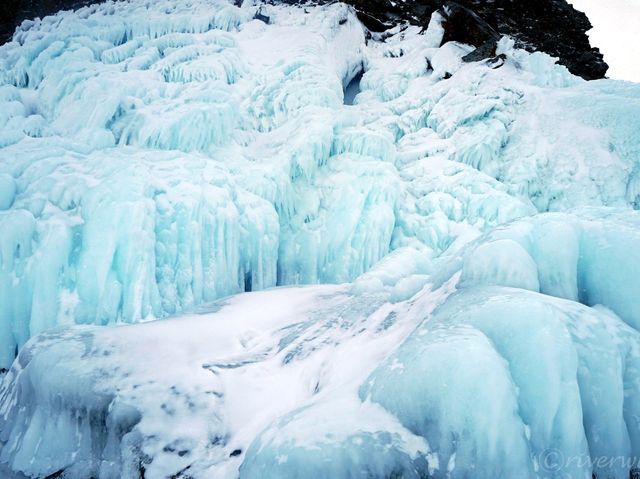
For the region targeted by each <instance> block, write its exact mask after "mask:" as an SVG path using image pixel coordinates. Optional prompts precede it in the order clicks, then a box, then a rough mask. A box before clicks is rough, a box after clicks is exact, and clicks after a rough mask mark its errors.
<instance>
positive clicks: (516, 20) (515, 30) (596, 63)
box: [346, 0, 608, 80]
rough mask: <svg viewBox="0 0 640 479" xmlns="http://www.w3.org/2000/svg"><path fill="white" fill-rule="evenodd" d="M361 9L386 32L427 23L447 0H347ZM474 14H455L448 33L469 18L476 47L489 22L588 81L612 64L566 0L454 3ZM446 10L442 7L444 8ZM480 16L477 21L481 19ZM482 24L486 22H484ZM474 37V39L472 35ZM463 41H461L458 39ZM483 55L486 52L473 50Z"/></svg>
mask: <svg viewBox="0 0 640 479" xmlns="http://www.w3.org/2000/svg"><path fill="white" fill-rule="evenodd" d="M346 1H347V3H350V4H352V5H353V6H354V7H355V8H356V10H357V11H358V12H359V15H360V16H364V15H366V16H367V17H373V18H374V19H375V20H371V19H368V21H367V22H366V23H365V22H363V23H365V25H366V26H367V28H369V29H370V30H372V31H383V30H385V29H386V28H388V27H389V26H391V25H393V24H395V23H397V22H398V21H404V22H410V23H413V24H417V25H423V26H425V27H426V26H427V25H428V23H429V20H430V18H431V14H432V13H433V12H434V11H436V10H440V11H443V7H444V6H445V5H446V4H451V3H453V2H446V1H444V0H406V1H404V2H400V1H395V0H346ZM455 3H456V4H457V5H459V6H460V7H463V8H465V9H466V10H467V11H469V12H471V13H472V14H473V15H472V16H470V15H468V14H467V13H464V14H462V13H460V12H459V11H458V13H456V15H455V16H457V20H455V21H454V22H453V26H454V27H456V28H453V30H451V29H450V33H448V35H449V38H461V37H462V36H465V35H467V34H466V33H465V32H464V31H463V30H464V28H460V26H461V25H459V23H462V24H464V22H463V21H462V19H463V18H465V17H466V19H467V21H469V22H470V23H469V26H470V27H471V28H470V30H471V32H470V34H469V36H470V37H471V40H472V41H471V42H470V44H472V45H475V46H477V47H480V46H482V45H483V44H484V43H485V42H481V43H478V40H479V39H480V38H482V36H483V34H484V35H487V34H489V33H488V32H487V30H486V25H488V26H489V27H490V28H491V29H492V30H493V31H494V32H496V33H497V34H498V35H500V36H502V35H509V36H511V37H513V38H514V39H515V40H516V46H517V47H519V48H524V49H526V50H528V51H537V50H539V51H543V52H546V53H548V54H550V55H551V56H554V57H557V58H559V62H560V63H561V64H563V65H565V66H566V67H567V68H568V69H569V70H570V71H571V72H572V73H574V74H576V75H579V76H581V77H583V78H585V79H587V80H592V79H597V78H604V76H605V74H606V72H607V69H608V66H607V64H606V63H605V62H604V60H603V58H602V54H601V53H600V51H599V50H598V49H597V48H592V47H591V45H590V44H589V37H588V36H587V34H586V32H587V31H588V30H590V29H591V23H590V22H589V19H588V18H587V16H586V15H585V14H584V13H582V12H579V11H577V10H576V9H574V8H573V6H572V5H570V4H569V3H568V2H567V1H566V0H457V1H456V2H455ZM443 13H444V12H443ZM478 18H479V19H480V22H478V20H477V19H478ZM480 25H482V27H480ZM474 38H475V40H474ZM458 41H460V40H458ZM472 53H473V54H474V55H473V58H480V57H481V56H482V55H481V54H482V53H483V52H482V51H480V52H477V53H476V52H472Z"/></svg>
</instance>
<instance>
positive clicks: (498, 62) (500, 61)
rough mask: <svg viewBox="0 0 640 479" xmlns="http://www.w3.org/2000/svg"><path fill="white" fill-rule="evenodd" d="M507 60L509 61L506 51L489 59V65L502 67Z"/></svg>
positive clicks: (494, 67)
mask: <svg viewBox="0 0 640 479" xmlns="http://www.w3.org/2000/svg"><path fill="white" fill-rule="evenodd" d="M505 61H507V56H506V55H505V54H504V53H501V54H500V55H498V56H497V57H494V58H491V59H489V61H488V62H487V65H488V66H489V67H490V68H493V69H494V70H495V69H496V68H500V67H501V66H502V65H504V62H505Z"/></svg>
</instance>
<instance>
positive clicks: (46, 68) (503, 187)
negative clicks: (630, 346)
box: [0, 2, 640, 367]
mask: <svg viewBox="0 0 640 479" xmlns="http://www.w3.org/2000/svg"><path fill="white" fill-rule="evenodd" d="M265 11H266V12H267V13H268V14H269V16H270V17H271V18H272V24H271V25H266V24H265V23H263V22H261V21H259V20H252V18H253V15H254V13H255V8H253V7H245V8H237V7H234V6H232V5H228V4H226V3H222V4H211V3H200V2H196V3H194V4H193V5H192V6H191V7H188V8H187V7H185V6H181V4H179V3H172V2H166V3H162V2H160V3H157V4H154V5H153V6H150V5H147V4H146V3H144V2H130V3H118V4H105V5H102V6H99V7H91V8H84V9H81V10H79V11H78V12H75V13H67V14H60V15H59V16H55V17H47V18H46V19H45V20H44V21H42V22H38V23H36V24H34V25H30V24H27V25H26V26H25V27H24V28H25V30H24V31H22V32H20V33H19V34H18V35H17V36H16V38H15V41H14V42H13V43H10V44H7V45H5V46H3V47H1V48H0V62H1V63H2V66H3V68H2V69H1V70H0V73H1V75H2V77H3V80H2V81H3V82H4V85H3V86H2V87H1V90H0V91H1V95H0V96H1V97H2V100H3V107H2V110H1V111H2V117H1V118H0V122H1V124H2V130H1V131H0V137H1V138H0V143H1V144H2V146H4V148H2V149H0V171H1V172H0V189H1V192H2V194H1V195H0V196H1V198H0V200H2V201H0V207H2V208H3V209H4V211H3V212H2V213H1V215H0V223H1V225H2V226H1V228H2V230H3V232H4V234H3V235H2V238H1V241H2V269H1V272H0V285H1V287H0V314H1V315H2V317H1V318H0V328H1V331H0V343H1V345H0V354H1V356H2V361H1V365H3V366H4V367H8V366H9V364H10V362H11V360H12V359H13V356H14V351H15V348H16V346H17V347H20V346H21V345H22V344H24V342H25V341H26V340H27V339H28V338H29V337H31V336H33V335H34V334H37V333H38V332H40V331H43V330H45V329H47V328H49V327H52V326H55V325H56V324H68V323H73V322H77V323H90V324H108V323H113V322H135V321H139V320H142V319H148V318H154V317H163V316H167V315H171V314H175V313H179V312H181V311H188V310H189V309H191V308H193V307H194V306H195V305H198V304H200V303H202V302H206V301H211V300H214V299H216V298H218V297H222V296H226V295H229V294H233V293H237V292H239V291H244V290H258V289H263V288H266V287H271V286H275V285H285V284H298V283H318V282H322V283H326V282H329V283H334V282H335V283H340V282H345V281H352V280H354V279H355V278H357V277H358V276H359V275H361V274H363V273H365V272H366V271H368V270H369V269H370V268H371V267H372V266H373V265H374V264H375V263H376V262H377V261H379V260H380V259H381V258H383V257H384V256H385V255H386V254H387V253H389V252H390V251H392V250H396V249H399V248H404V247H408V248H411V249H413V250H416V251H418V252H419V253H420V256H421V257H422V258H425V260H428V259H430V258H431V257H434V256H438V255H439V254H441V253H442V252H444V251H446V250H447V249H448V248H449V247H450V246H451V245H456V244H461V243H463V242H464V241H466V240H467V239H468V238H470V237H473V236H476V235H478V234H479V233H480V232H482V231H484V230H485V229H486V228H488V227H491V226H495V225H497V224H500V223H503V222H505V221H508V220H510V219H513V218H517V217H520V216H523V215H529V214H531V213H533V212H534V208H536V209H537V210H538V211H546V210H560V209H566V208H569V207H573V206H576V205H584V204H589V205H610V206H613V205H616V206H629V205H632V206H638V204H639V200H638V198H639V196H638V195H639V194H640V179H639V178H640V176H639V175H640V172H639V170H638V168H639V167H638V163H637V157H638V152H639V151H640V136H639V135H638V134H637V129H638V123H639V121H638V115H637V111H638V107H639V105H640V100H639V99H638V95H637V93H638V87H636V86H634V85H631V84H623V83H613V82H596V83H586V82H583V81H581V80H579V79H576V78H575V77H573V76H571V75H569V74H568V73H567V71H566V70H565V69H564V68H563V67H558V66H555V65H553V62H552V60H550V59H549V58H548V57H546V56H544V55H542V54H533V55H529V54H527V53H524V52H521V51H513V50H509V46H508V42H503V47H504V49H505V52H508V55H509V59H508V60H507V64H506V65H504V66H503V67H502V68H500V69H497V70H491V69H489V68H487V67H486V66H485V65H476V64H474V65H467V66H465V67H464V68H462V67H461V63H460V60H459V57H460V55H461V54H463V53H465V52H466V51H467V50H466V49H465V47H464V46H460V45H456V44H447V45H444V46H443V47H442V48H441V49H436V48H435V47H436V46H438V45H439V42H440V38H441V37H440V35H441V29H440V28H439V26H438V23H437V21H434V23H433V28H431V29H430V30H429V31H428V32H427V33H426V34H424V35H418V34H417V32H416V31H414V30H413V29H409V30H407V31H405V32H403V33H402V34H399V35H396V36H394V37H391V38H389V39H388V40H387V41H386V42H385V43H378V42H369V45H368V46H367V45H365V40H364V32H363V29H362V27H361V25H360V24H359V22H358V21H357V19H356V18H355V17H354V15H353V12H352V11H351V10H350V9H349V8H348V7H346V6H344V5H333V6H329V7H325V8H307V9H306V10H305V9H302V8H293V7H289V8H287V7H269V9H267V10H265ZM306 11H308V12H309V13H306ZM227 30H229V31H227ZM363 67H364V69H365V70H366V71H365V73H364V76H363V77H362V80H361V82H360V88H361V93H360V94H359V95H358V96H357V97H356V105H355V106H352V107H347V106H344V105H343V104H342V99H343V86H346V84H347V83H348V82H349V81H350V79H351V78H352V77H353V76H355V75H356V73H357V72H358V71H359V70H360V69H361V68H363ZM459 68H462V70H461V71H459V72H458V73H457V74H455V73H456V71H457V70H458V69H459ZM451 74H454V75H453V77H452V78H450V79H449V80H446V81H442V79H443V78H445V77H447V76H449V75H451ZM551 87H553V88H551ZM557 87H568V88H557ZM496 180H497V181H496ZM458 240H460V241H458ZM407 254H412V253H407ZM425 272H426V271H424V270H421V271H418V272H417V273H421V274H422V273H425Z"/></svg>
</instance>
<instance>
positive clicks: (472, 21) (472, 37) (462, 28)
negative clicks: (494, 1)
mask: <svg viewBox="0 0 640 479" xmlns="http://www.w3.org/2000/svg"><path fill="white" fill-rule="evenodd" d="M441 12H442V13H443V14H444V22H443V25H442V26H443V27H444V37H443V38H442V43H447V42H451V41H454V42H460V43H466V44H467V45H473V46H475V47H486V45H489V44H493V45H495V44H496V43H498V40H500V35H499V34H498V33H497V32H496V31H495V30H494V29H493V28H492V27H491V25H489V24H488V23H487V22H485V21H484V20H483V19H482V18H480V17H479V16H478V15H476V14H475V13H473V12H472V11H471V10H469V9H468V8H466V7H463V6H462V5H460V4H458V3H456V2H446V3H445V4H444V6H443V8H442V9H441Z"/></svg>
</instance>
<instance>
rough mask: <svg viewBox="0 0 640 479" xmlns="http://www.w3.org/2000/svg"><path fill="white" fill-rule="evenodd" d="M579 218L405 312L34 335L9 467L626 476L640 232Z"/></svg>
mask: <svg viewBox="0 0 640 479" xmlns="http://www.w3.org/2000/svg"><path fill="white" fill-rule="evenodd" d="M581 216H582V218H583V219H580V217H579V216H576V215H567V214H546V215H541V216H537V217H535V218H534V219H527V220H521V221H519V222H516V223H513V224H510V225H509V226H507V227H504V228H502V229H499V230H496V231H494V232H492V233H489V234H488V235H487V236H485V237H483V238H482V239H481V240H479V241H477V242H474V243H472V244H471V245H469V246H468V247H466V248H463V250H462V251H461V252H460V254H459V255H457V256H456V257H454V258H451V259H450V260H448V261H446V264H445V265H444V267H443V268H442V269H441V271H442V272H441V273H440V274H439V275H437V277H434V278H433V284H432V285H431V286H427V287H426V288H425V289H424V290H423V291H422V292H420V293H418V294H417V295H416V296H414V297H413V298H412V299H411V300H409V301H406V302H400V303H396V304H392V303H389V302H388V301H387V298H386V295H384V294H380V293H372V292H367V293H360V294H356V295H354V294H353V291H352V290H351V289H350V287H349V286H346V285H343V286H329V285H326V286H313V287H310V286H308V287H304V288H296V289H288V288H283V289H277V290H272V291H267V292H260V293H251V294H246V295H239V296H235V297H233V298H231V299H229V300H226V301H224V302H222V303H219V304H218V305H217V306H216V307H215V308H216V309H215V310H214V311H213V312H210V313H206V314H201V315H195V316H186V317H181V318H176V319H170V320H163V321H158V322H153V323H145V324H141V325H132V326H120V327H113V328H97V327H86V326H85V327H80V328H78V329H72V330H67V331H64V332H52V333H46V334H43V335H40V336H38V337H37V338H34V339H33V340H32V341H31V342H30V343H29V345H28V346H26V347H25V348H24V349H23V350H22V351H21V353H20V356H19V358H18V360H17V361H16V362H15V363H14V365H13V367H12V369H11V371H10V372H9V373H8V374H7V377H6V378H5V380H4V382H3V384H2V388H1V390H0V395H1V396H0V397H1V398H2V401H1V404H2V409H1V410H0V411H1V412H2V422H1V430H2V436H1V437H2V440H3V442H4V441H6V443H5V445H4V446H3V449H2V456H1V459H2V461H6V462H8V463H9V464H10V465H11V467H12V468H13V469H14V470H17V471H22V472H24V473H26V474H28V475H30V476H32V477H44V476H46V475H48V474H51V473H55V472H56V471H59V470H65V474H66V475H65V477H71V478H75V477H78V478H84V477H87V474H92V475H94V476H95V477H108V478H111V477H113V478H117V477H127V478H128V477H133V478H135V477H142V475H144V477H152V478H161V477H202V478H215V477H221V478H227V477H237V475H238V471H239V474H240V477H242V478H254V477H255V478H279V479H283V478H289V477H291V478H293V477H314V478H316V477H317V478H333V479H335V478H348V477H407V478H411V477H416V478H418V477H420V478H422V477H435V478H444V477H454V478H462V477H476V478H495V477H504V478H513V477H518V478H535V477H541V478H554V477H572V478H590V477H591V467H590V465H591V464H592V463H593V464H594V467H595V471H596V473H597V474H598V476H597V477H613V478H620V479H623V478H627V477H629V468H630V466H629V465H630V464H633V461H634V460H635V459H634V458H637V457H638V453H640V426H639V424H638V419H637V418H638V415H639V414H640V333H638V331H637V330H636V329H633V328H632V326H636V327H637V325H638V319H639V318H640V312H639V311H638V309H637V305H635V304H629V302H628V299H629V298H630V297H631V296H632V294H631V293H632V292H633V291H638V290H640V282H639V280H638V276H637V274H635V272H636V271H637V270H638V268H639V267H640V256H638V254H637V251H638V246H639V245H640V215H638V214H636V213H633V214H629V213H624V214H616V213H612V212H611V211H609V210H595V211H590V212H583V214H582V215H581ZM550 232H554V233H553V236H551V235H550ZM540 238H542V239H540ZM513 251H519V253H518V254H519V255H520V259H517V258H518V256H517V255H515V254H513ZM629 251H635V253H634V254H632V256H629V255H628V254H627V253H628V252H629ZM610 267H611V268H617V269H616V273H615V274H611V273H608V271H610V269H609V268H610ZM612 281H613V282H614V284H613V285H612V284H611V282H612ZM440 284H442V285H441V286H439V285H440ZM564 284H566V285H567V287H568V288H571V285H572V284H573V285H574V287H575V291H580V292H581V293H580V294H581V296H582V297H581V298H580V299H581V301H582V303H583V304H580V303H579V302H577V301H572V300H571V299H575V298H572V294H574V290H564V289H558V288H559V285H564ZM621 292H624V294H623V293H621ZM451 293H454V294H451ZM541 293H542V294H541ZM544 293H546V294H544ZM551 295H556V296H562V297H565V298H569V299H563V298H559V297H555V298H554V297H553V296H551ZM591 304H597V306H595V307H589V305H591ZM434 309H435V311H434ZM405 338H406V340H405ZM51 365H55V367H54V368H53V369H52V368H51ZM565 458H566V459H565ZM616 458H618V459H617V460H616ZM174 475H177V476H174Z"/></svg>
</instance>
